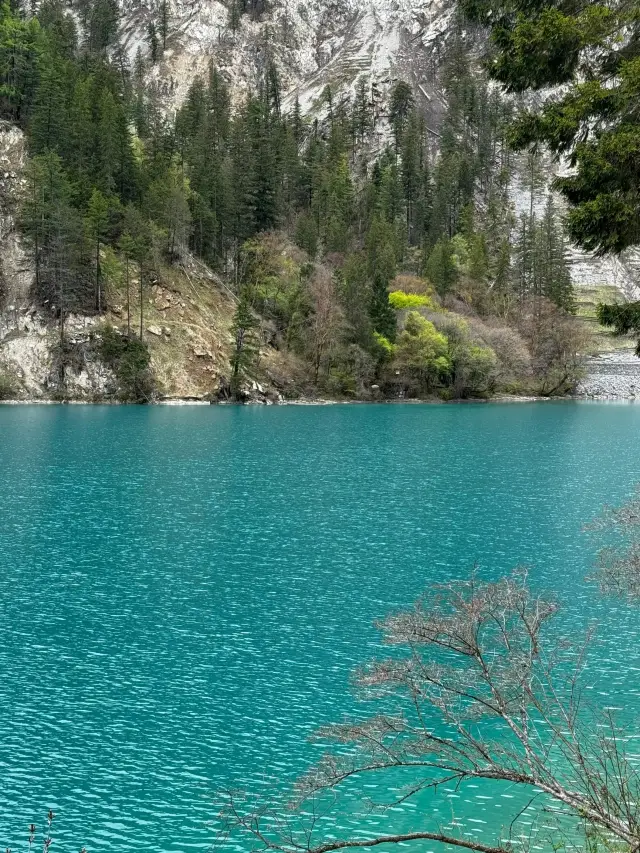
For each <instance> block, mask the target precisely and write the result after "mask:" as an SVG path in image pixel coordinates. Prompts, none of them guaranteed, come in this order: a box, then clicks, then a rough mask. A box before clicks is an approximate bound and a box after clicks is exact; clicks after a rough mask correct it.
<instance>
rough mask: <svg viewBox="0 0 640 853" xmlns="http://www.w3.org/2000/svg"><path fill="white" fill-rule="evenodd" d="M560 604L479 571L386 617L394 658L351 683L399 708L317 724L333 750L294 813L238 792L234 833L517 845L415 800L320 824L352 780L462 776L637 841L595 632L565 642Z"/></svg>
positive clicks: (288, 852) (342, 844) (294, 847)
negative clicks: (597, 667) (404, 814)
mask: <svg viewBox="0 0 640 853" xmlns="http://www.w3.org/2000/svg"><path fill="white" fill-rule="evenodd" d="M558 610H559V608H558V604H557V602H556V601H555V600H554V599H553V598H549V597H546V596H544V595H539V594H536V593H534V592H533V591H532V590H531V588H530V587H529V584H528V580H527V575H526V573H525V572H524V571H518V572H516V573H515V574H513V575H512V576H511V577H507V578H503V579H501V580H499V581H497V582H493V583H492V582H485V581H482V580H480V579H479V578H478V577H476V576H473V577H471V579H470V580H468V581H466V582H453V583H449V584H446V585H443V586H439V587H435V588H433V589H432V590H431V591H430V592H429V594H428V595H426V596H425V598H424V599H423V600H421V601H419V602H418V603H417V604H416V605H415V606H414V607H413V608H412V609H409V610H404V611H401V612H399V613H396V614H393V615H391V616H389V617H388V618H387V619H385V620H384V621H383V622H382V623H381V624H380V628H381V630H382V633H383V637H384V640H385V642H386V643H387V644H388V645H390V646H392V647H394V648H395V650H396V653H394V654H392V655H390V656H389V657H388V658H386V659H383V660H376V661H373V662H371V663H370V664H368V665H367V666H365V667H363V668H362V669H361V670H360V671H359V672H358V673H357V674H356V684H357V687H358V689H359V690H360V691H361V692H362V694H363V696H364V697H365V698H368V699H374V700H376V701H380V700H382V702H381V705H382V707H385V708H387V707H389V705H390V704H391V703H392V702H395V703H396V704H397V705H398V710H397V711H394V712H393V713H375V714H373V715H371V716H369V717H366V718H364V719H363V720H360V721H355V722H343V723H340V724H338V725H334V726H330V727H327V728H325V729H323V730H322V731H321V732H319V733H318V734H319V736H320V737H322V738H328V739H331V740H333V741H334V742H335V743H336V749H335V750H333V751H331V752H330V753H328V754H327V755H325V756H324V757H323V758H322V759H321V760H320V761H319V762H318V763H317V764H316V765H315V766H314V767H312V768H311V769H310V770H309V772H307V773H306V774H305V775H304V776H303V777H302V779H300V780H299V781H298V783H297V784H296V786H295V791H294V797H293V801H292V803H291V804H290V810H289V811H288V812H287V811H286V810H285V809H280V810H277V809H276V810H270V809H269V808H261V807H259V808H257V809H256V808H254V807H249V808H247V802H246V801H243V800H242V799H241V798H240V799H239V798H238V797H237V795H230V796H229V799H228V804H227V809H226V812H225V819H226V826H227V828H228V829H235V830H238V829H239V830H241V831H244V832H245V833H246V834H248V836H249V838H250V840H251V843H252V848H253V849H254V850H267V849H268V850H279V851H283V853H298V852H299V851H306V853H329V851H333V850H339V849H346V848H352V847H373V846H377V845H378V844H383V843H400V842H407V841H414V840H419V839H427V840H432V841H439V842H442V843H445V844H451V845H455V846H457V847H462V848H466V849H470V850H477V851H481V853H504V851H507V850H509V851H510V850H513V844H512V842H511V840H510V837H509V836H508V835H507V837H506V838H505V837H500V838H497V839H496V841H495V843H494V844H486V843H484V842H481V841H479V840H473V839H472V838H471V837H469V836H468V835H464V834H462V833H460V834H457V833H455V831H454V832H452V831H451V830H450V828H449V827H445V828H443V827H441V826H432V825H430V821H429V815H428V814H425V813H424V812H423V811H421V810H420V809H416V810H415V811H414V812H413V814H414V815H415V820H416V825H415V826H414V827H412V828H411V829H410V830H408V831H404V832H396V833H389V834H383V835H378V836H376V835H371V836H370V837H363V836H364V835H365V833H364V832H362V831H361V832H359V833H357V837H353V838H346V839H336V837H335V834H334V833H335V823H332V822H329V823H328V824H325V821H324V816H325V811H324V809H326V808H330V806H331V803H332V802H333V800H332V798H333V797H338V795H339V794H340V793H341V791H343V789H344V788H345V783H348V782H349V780H357V779H360V780H362V782H363V784H365V783H367V780H369V784H370V783H371V782H372V781H375V782H376V783H377V785H378V786H382V789H383V790H384V789H385V786H384V781H383V780H384V779H385V778H386V777H385V774H387V776H388V777H389V779H390V780H391V779H393V784H392V785H391V786H390V788H389V789H387V790H394V791H396V792H397V783H398V779H404V784H403V785H401V786H400V791H399V793H397V796H395V798H394V803H393V804H399V803H405V802H406V801H408V800H411V799H414V798H416V797H418V796H419V795H420V794H421V793H423V792H426V791H431V792H433V793H437V791H438V790H439V789H440V787H441V786H444V785H449V786H450V785H452V784H453V785H454V786H457V785H460V784H461V783H463V782H466V781H473V782H474V783H476V784H480V783H490V784H492V785H495V784H496V783H503V784H504V785H505V786H507V787H511V786H513V785H515V786H518V787H519V788H522V789H525V790H528V791H530V792H531V793H530V797H531V801H533V800H535V799H536V798H539V797H542V801H543V802H544V803H546V804H547V805H551V804H552V803H555V810H556V813H559V814H560V815H563V814H564V815H570V816H572V817H573V818H574V819H575V820H577V821H578V822H580V823H581V824H582V825H583V826H584V827H585V828H588V831H589V832H590V833H597V834H598V836H599V837H603V838H606V839H611V840H613V842H614V843H617V844H620V845H623V846H624V847H625V848H627V849H630V850H633V851H635V850H638V849H640V821H639V818H640V813H639V805H638V801H639V799H640V797H639V796H638V794H639V791H640V786H639V784H638V782H639V780H638V775H637V771H636V769H635V767H634V765H633V760H632V758H631V757H630V756H629V755H628V754H627V744H626V741H625V739H624V738H622V737H621V736H620V734H619V733H618V732H617V731H616V728H615V725H614V722H613V720H612V719H611V718H610V717H608V716H606V715H604V716H601V715H599V714H598V713H597V712H595V711H590V710H589V709H588V708H587V707H586V706H585V704H584V702H583V696H582V692H581V689H580V676H581V673H582V670H583V663H584V654H585V648H586V642H587V639H588V638H585V639H584V641H583V642H581V643H578V644H576V643H575V642H569V641H568V640H566V639H564V638H563V637H562V636H561V635H560V632H559V628H558V626H557V625H556V624H555V622H554V620H555V617H556V615H557V613H558ZM389 774H391V776H389ZM370 777H371V778H370ZM346 787H347V789H348V790H350V791H351V792H352V791H353V787H352V786H350V785H349V784H347V786H346ZM393 804H392V805H393ZM388 807H389V803H386V804H385V806H384V808H385V809H386V808H388ZM369 808H371V805H369ZM520 814H522V810H521V811H520V812H519V814H515V815H513V821H512V824H513V823H515V822H516V821H517V820H518V817H519V815H520Z"/></svg>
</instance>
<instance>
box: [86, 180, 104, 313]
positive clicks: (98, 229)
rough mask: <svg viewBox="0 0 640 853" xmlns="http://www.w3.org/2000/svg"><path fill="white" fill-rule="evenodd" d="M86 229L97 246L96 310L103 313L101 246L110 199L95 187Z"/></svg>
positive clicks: (90, 201)
mask: <svg viewBox="0 0 640 853" xmlns="http://www.w3.org/2000/svg"><path fill="white" fill-rule="evenodd" d="M85 222H86V230H87V233H88V235H89V237H90V238H91V240H92V241H93V243H94V246H95V269H96V311H97V312H98V314H101V313H102V287H101V281H100V246H101V245H102V242H103V240H106V238H107V235H108V232H109V201H108V200H107V198H105V196H104V195H103V194H102V193H101V192H100V190H99V189H94V190H93V193H92V194H91V199H90V200H89V206H88V208H87V215H86V217H85Z"/></svg>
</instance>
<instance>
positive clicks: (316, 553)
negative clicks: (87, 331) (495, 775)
mask: <svg viewBox="0 0 640 853" xmlns="http://www.w3.org/2000/svg"><path fill="white" fill-rule="evenodd" d="M639 436H640V406H637V405H636V406H633V405H611V404H577V403H576V404H573V403H559V404H555V403H542V404H540V403H533V404H520V405H513V404H505V405H500V404H496V405H473V404H469V405H451V406H429V405H380V406H368V405H367V406H355V405H354V406H332V407H279V408H253V407H252V408H236V407H228V408H227V407H218V408H216V407H198V408H168V407H167V408H165V407H150V408H136V407H117V408H112V407H89V406H83V407H80V406H47V407H44V406H42V407H39V406H22V407H0V472H1V474H0V476H1V485H2V488H1V491H0V631H1V635H0V636H1V638H0V847H2V849H4V847H5V846H11V847H12V848H13V849H14V850H21V849H25V848H26V844H25V840H26V827H27V825H28V824H29V823H30V822H31V821H32V820H35V819H38V820H40V819H41V818H42V817H43V816H44V814H45V813H46V810H47V809H48V808H53V809H54V810H55V811H56V813H57V817H56V824H57V831H56V832H55V833H54V836H55V838H56V843H55V847H54V851H55V849H56V848H57V849H58V850H60V851H76V853H77V850H78V849H79V848H80V846H82V844H86V846H87V848H88V850H89V853H93V851H99V850H109V851H111V853H124V851H131V850H136V851H138V853H140V851H144V852H145V853H146V851H161V850H164V851H190V850H206V849H207V848H208V846H209V844H210V843H211V840H212V837H213V836H212V830H211V828H210V827H209V826H208V825H207V823H208V821H211V820H212V819H214V818H215V813H216V805H215V803H216V790H218V789H220V788H226V787H230V786H234V785H240V786H242V787H245V788H260V786H261V785H262V784H263V783H264V779H265V777H277V778H279V779H282V780H288V779H292V778H293V777H294V776H295V775H296V774H297V773H299V772H300V771H302V770H303V769H304V768H305V766H306V765H307V763H308V762H309V761H310V759H312V758H313V757H314V756H316V755H317V752H316V749H317V748H315V747H314V746H313V745H311V744H309V743H308V741H307V737H308V735H309V734H310V733H311V732H312V731H313V729H314V728H316V727H317V726H318V725H321V724H323V723H326V722H329V721H333V720H339V719H341V718H342V717H343V716H344V715H345V714H349V713H353V712H354V710H355V709H356V701H355V699H354V698H353V696H352V695H351V693H350V690H349V683H348V678H349V672H350V670H351V669H352V668H353V667H354V666H355V665H356V664H358V663H360V662H363V661H365V660H366V659H367V658H368V657H370V656H371V655H372V654H375V652H376V649H377V642H378V638H377V634H376V631H375V629H374V627H373V624H372V623H373V621H374V620H375V619H376V618H377V617H380V616H381V615H384V614H385V613H386V612H387V611H389V610H390V609H392V608H394V607H397V606H399V605H403V604H408V603H410V602H411V601H412V600H413V599H414V598H415V597H416V596H417V595H418V594H419V593H420V592H421V591H422V590H423V589H424V588H425V586H427V585H428V584H430V583H432V582H434V581H443V580H446V579H450V578H455V577H462V576H464V575H465V574H467V573H468V572H469V570H470V569H471V567H472V566H473V564H474V563H478V564H479V566H480V567H481V568H482V569H483V571H484V572H486V574H487V575H489V576H492V577H493V576H497V575H499V574H500V573H503V572H505V571H508V570H509V569H510V568H512V567H513V566H515V565H516V564H519V563H526V564H528V565H529V566H531V571H532V577H533V582H534V583H535V584H536V585H537V586H541V587H546V588H551V589H553V590H554V591H555V592H556V593H557V595H558V596H559V597H560V599H561V600H562V601H563V602H564V603H565V604H566V611H565V613H564V616H563V618H564V619H565V620H567V624H568V625H571V626H573V625H574V624H575V630H576V631H578V630H579V629H580V628H581V626H582V625H583V624H584V622H585V620H586V619H591V618H597V619H598V620H599V622H600V624H601V629H600V631H599V635H598V636H599V640H598V644H597V646H596V649H595V654H593V655H592V659H591V662H590V670H589V676H590V678H591V681H592V685H593V688H594V690H595V691H596V692H600V693H601V694H602V696H603V701H605V702H608V703H610V702H611V701H615V702H624V703H625V705H626V707H627V708H632V709H633V708H635V707H636V706H638V705H639V694H640V683H639V682H638V679H637V673H638V671H640V643H639V642H638V639H639V636H640V631H639V628H640V616H639V615H638V613H637V611H634V610H633V609H631V608H628V607H626V606H624V605H615V604H614V605H612V604H611V602H608V603H605V602H603V601H602V600H601V599H600V598H599V597H598V595H597V593H596V592H595V590H593V589H591V588H590V587H588V586H586V585H585V584H584V583H583V580H582V579H583V576H584V574H585V573H586V571H587V570H588V569H589V565H590V563H591V562H592V560H593V556H594V553H595V550H596V547H597V543H595V542H594V541H592V540H591V539H589V538H588V537H587V536H585V535H584V534H582V533H581V528H582V525H583V524H584V523H585V522H587V521H589V520H590V519H591V518H592V517H593V516H594V515H595V514H596V513H597V512H598V510H599V508H600V507H601V506H602V504H604V503H606V502H611V503H616V502H619V501H621V500H622V499H625V498H626V497H628V496H629V495H630V494H631V493H632V491H633V488H634V485H635V483H636V482H637V481H639V480H640V453H639V452H638V451H639V449H640V443H639ZM629 667H632V668H635V677H632V676H633V672H632V674H631V675H630V674H629ZM612 697H613V698H612ZM503 796H505V795H504V794H503V793H499V792H498V791H493V790H489V791H487V790H483V791H481V790H478V791H476V792H475V793H474V792H473V791H472V792H467V793H466V794H465V795H464V797H462V798H461V801H460V803H459V805H458V806H456V808H457V809H458V811H459V813H460V814H461V816H462V818H463V820H471V821H472V823H467V824H466V825H467V827H468V828H469V831H472V832H474V833H478V834H479V835H482V834H483V833H485V832H488V831H489V829H491V828H494V827H495V826H496V825H499V824H500V814H501V812H500V808H501V807H505V808H506V806H507V805H508V800H507V799H501V798H502V797H503ZM506 796H507V798H508V797H509V796H510V795H509V794H508V792H507V794H506ZM434 808H436V807H434ZM437 808H440V807H439V806H438V807H437ZM442 809H443V811H442V814H441V815H438V813H437V812H436V817H439V818H441V819H442V820H446V819H447V815H448V814H449V816H450V813H451V805H450V804H449V805H445V806H442ZM447 809H448V812H447ZM391 818H392V816H390V819H391ZM403 819H404V818H403ZM473 821H476V822H477V823H473ZM487 840H489V835H487Z"/></svg>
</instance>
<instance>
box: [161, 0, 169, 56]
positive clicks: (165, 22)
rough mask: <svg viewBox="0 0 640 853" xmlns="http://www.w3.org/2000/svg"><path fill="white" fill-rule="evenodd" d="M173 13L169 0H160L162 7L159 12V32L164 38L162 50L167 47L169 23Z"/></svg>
mask: <svg viewBox="0 0 640 853" xmlns="http://www.w3.org/2000/svg"><path fill="white" fill-rule="evenodd" d="M170 22H171V15H170V12H169V0H160V9H159V12H158V33H159V34H160V38H161V39H162V50H166V49H167V36H168V35H169V25H170Z"/></svg>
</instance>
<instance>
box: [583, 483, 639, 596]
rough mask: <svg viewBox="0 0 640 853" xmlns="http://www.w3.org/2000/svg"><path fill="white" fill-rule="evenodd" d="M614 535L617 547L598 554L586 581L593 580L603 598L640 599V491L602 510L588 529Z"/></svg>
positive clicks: (605, 549) (612, 546)
mask: <svg viewBox="0 0 640 853" xmlns="http://www.w3.org/2000/svg"><path fill="white" fill-rule="evenodd" d="M587 529H589V530H592V531H599V532H600V531H604V532H605V533H615V534H616V536H617V544H615V545H609V546H608V547H606V548H603V549H602V550H601V551H599V552H598V560H597V564H596V570H595V572H593V573H592V574H591V575H589V577H588V580H591V581H595V582H596V583H597V584H598V585H599V586H600V591H601V592H602V593H604V594H606V595H617V596H623V597H626V598H630V599H632V600H634V601H637V600H639V599H640V489H639V490H638V491H637V492H636V496H635V497H634V498H633V499H632V500H630V501H628V502H627V503H625V504H624V505H623V506H621V507H605V509H604V511H603V512H602V514H601V515H600V517H599V518H597V519H596V520H595V521H594V522H592V523H591V524H590V525H589V527H588V528H587Z"/></svg>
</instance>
